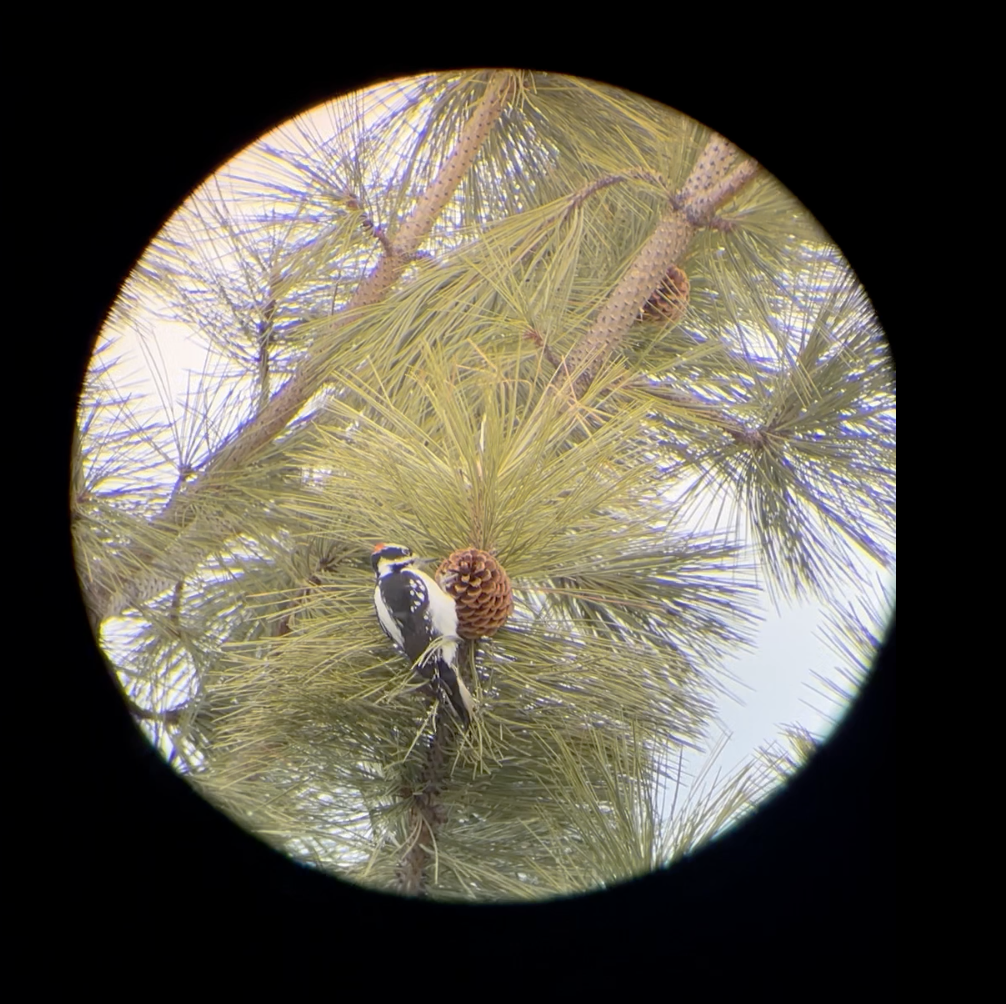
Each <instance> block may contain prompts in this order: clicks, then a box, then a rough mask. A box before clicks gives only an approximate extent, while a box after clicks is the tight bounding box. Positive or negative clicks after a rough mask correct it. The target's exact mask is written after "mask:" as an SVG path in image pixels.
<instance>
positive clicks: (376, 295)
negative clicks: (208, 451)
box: [85, 72, 513, 624]
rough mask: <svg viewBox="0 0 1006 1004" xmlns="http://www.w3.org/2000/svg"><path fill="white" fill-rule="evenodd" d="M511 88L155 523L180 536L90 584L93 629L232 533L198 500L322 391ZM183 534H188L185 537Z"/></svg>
mask: <svg viewBox="0 0 1006 1004" xmlns="http://www.w3.org/2000/svg"><path fill="white" fill-rule="evenodd" d="M512 86H513V77H512V74H510V73H507V72H497V73H495V74H493V76H492V78H491V79H490V81H489V83H488V85H487V87H486V92H485V94H484V96H483V98H482V100H481V101H480V102H479V104H478V105H477V106H476V107H475V109H474V111H473V113H472V115H471V118H470V119H469V120H468V122H467V123H466V125H465V126H464V128H463V129H462V131H461V135H460V137H459V138H458V141H457V143H456V145H455V147H454V149H453V150H452V151H451V153H450V155H449V156H448V157H447V159H446V160H445V162H444V164H443V166H442V167H441V169H440V171H439V173H438V174H437V176H436V178H435V179H434V180H433V182H432V183H431V184H430V186H429V187H428V188H427V189H426V191H425V192H424V193H423V194H422V195H421V196H420V197H419V198H418V200H417V202H416V206H415V209H414V210H413V212H412V214H411V215H410V216H409V217H408V218H407V219H406V220H405V221H404V222H403V223H402V225H401V226H400V227H399V229H398V232H397V233H396V234H395V236H394V238H393V239H392V240H390V241H387V242H386V243H383V244H382V246H383V247H384V248H385V253H384V254H383V255H382V256H381V258H380V260H379V261H378V263H377V265H376V266H375V267H374V269H373V271H372V272H371V273H370V274H369V275H368V276H367V277H366V278H365V279H364V280H363V281H362V282H361V283H360V285H359V286H358V287H357V289H356V291H355V292H354V293H353V295H352V296H351V297H350V299H349V302H348V303H347V304H346V305H345V307H344V308H343V309H342V310H341V311H340V312H339V313H338V314H337V315H336V316H334V317H333V318H332V319H331V321H330V322H329V324H328V326H327V329H326V330H325V331H323V332H321V333H319V335H318V337H317V338H316V340H315V342H314V343H313V345H312V346H311V349H310V350H309V351H308V353H307V355H306V357H305V358H304V359H303V361H302V362H301V364H300V365H299V366H298V369H297V371H296V373H295V374H294V376H293V377H292V378H291V379H290V380H289V381H288V382H287V383H286V384H285V385H284V386H283V387H282V388H281V389H280V390H279V391H277V392H276V393H275V394H274V395H273V396H272V398H271V399H270V400H269V401H268V403H267V404H266V405H265V407H263V408H262V410H261V411H259V412H258V414H256V415H255V416H254V417H253V418H251V419H249V420H248V421H247V422H246V423H245V424H244V425H242V426H241V427H240V428H239V429H238V430H237V431H236V433H235V434H234V435H233V436H231V437H230V438H229V439H228V440H227V441H226V442H225V443H224V444H223V445H222V446H221V447H220V448H219V449H218V450H217V452H216V453H215V455H214V456H213V457H212V458H211V459H210V460H209V462H208V463H207V464H206V465H205V467H204V468H203V471H202V472H201V474H200V475H199V477H198V478H196V479H194V480H193V481H192V482H190V483H189V484H188V486H187V488H186V489H185V491H184V492H180V493H179V494H178V495H177V496H176V498H174V499H173V500H172V501H171V502H170V503H169V504H168V505H167V507H166V508H165V509H164V511H163V512H162V513H160V514H159V515H158V516H157V517H156V518H155V520H154V521H153V523H154V529H158V530H162V531H165V532H169V533H177V534H178V536H177V537H176V538H175V540H174V541H173V542H172V543H171V545H170V546H168V547H167V548H166V549H165V551H164V553H162V554H153V553H140V554H137V556H136V557H137V563H138V564H140V565H142V566H144V573H143V574H141V575H139V576H136V577H133V578H132V579H130V580H128V581H120V582H114V581H113V582H109V581H107V580H106V581H102V579H101V576H100V574H99V575H96V576H94V577H92V578H91V579H90V581H88V582H86V583H85V598H86V601H87V604H88V607H89V615H90V618H91V622H92V624H100V623H101V621H103V620H104V619H105V618H107V617H110V616H113V615H115V614H118V613H120V612H121V611H122V610H123V609H125V608H126V607H129V606H135V605H136V604H138V603H143V602H145V601H147V600H149V599H151V598H152V597H154V596H156V595H157V594H158V593H160V592H163V591H164V589H166V588H170V586H171V585H172V584H173V583H174V582H176V581H177V580H178V579H179V578H183V577H184V576H185V575H186V574H187V573H188V572H189V571H190V570H191V568H192V567H193V566H194V565H195V564H196V563H197V562H198V561H199V560H201V559H202V558H203V557H204V556H205V553H206V545H205V543H204V541H205V540H206V539H207V537H209V538H210V539H212V538H213V536H215V535H216V534H217V533H218V532H219V530H220V529H227V528H226V527H220V526H217V527H214V528H213V529H212V531H211V532H210V533H209V534H207V529H208V528H207V527H205V526H198V525H196V524H197V523H202V522H203V521H202V520H196V516H195V513H196V512H197V511H198V510H199V508H200V505H199V503H201V502H203V501H204V500H205V499H206V498H207V497H208V496H210V495H212V493H213V491H214V490H219V487H220V485H221V484H222V483H223V479H224V478H225V477H226V475H227V474H228V472H230V471H233V470H236V469H239V468H240V467H242V466H244V465H247V464H248V463H249V462H250V461H251V460H252V458H253V457H254V456H255V455H256V454H257V453H258V452H259V450H261V449H262V448H263V447H264V446H266V445H267V444H268V443H270V442H272V441H273V440H274V439H275V437H276V436H277V435H279V434H280V433H281V432H282V431H283V430H284V429H285V428H286V427H287V425H288V423H289V422H290V420H291V419H292V418H293V417H294V416H295V415H296V414H297V412H298V411H299V410H300V409H301V408H302V407H303V406H304V404H305V403H306V402H307V401H308V400H309V399H310V398H311V396H312V395H313V394H315V393H316V392H317V391H318V390H319V389H320V388H321V386H322V385H323V384H324V382H325V380H326V378H327V376H328V373H327V369H326V367H325V366H324V365H323V360H324V359H325V357H326V353H327V351H328V348H329V346H330V344H331V342H332V339H333V336H334V335H335V334H336V333H337V332H338V331H339V330H340V329H341V328H342V327H343V326H345V325H346V324H347V323H349V322H350V321H351V320H352V319H354V318H355V316H356V314H357V312H358V311H360V310H362V309H364V308H366V307H370V306H373V305H374V304H376V303H379V302H380V301H382V300H383V299H384V298H385V297H386V296H387V295H388V293H389V292H390V290H391V289H392V287H393V286H394V284H395V283H396V282H397V281H398V279H399V278H400V276H401V275H402V272H403V271H404V270H405V267H406V266H407V265H408V263H409V262H410V261H411V260H412V258H413V256H414V255H415V252H416V251H417V249H418V247H419V245H420V243H421V242H422V240H423V239H424V238H425V237H426V236H427V234H429V232H430V230H431V229H432V227H433V225H434V223H435V222H436V220H437V218H438V217H439V215H440V213H441V212H442V211H443V208H444V206H445V205H446V204H447V202H448V200H449V199H450V197H451V196H452V195H453V193H454V191H455V190H456V189H457V187H458V185H459V184H460V183H461V181H462V179H463V178H464V176H465V175H466V173H467V172H468V170H469V169H470V168H471V166H472V164H473V163H474V161H475V158H476V156H477V155H478V153H479V150H480V148H481V146H482V144H483V143H484V142H485V140H486V138H487V137H488V136H489V134H490V132H491V131H492V128H493V126H494V124H495V123H496V121H497V119H498V118H499V116H500V114H501V113H502V111H503V107H504V104H505V102H506V100H507V98H508V96H509V94H510V92H511V89H512ZM186 530H188V531H189V532H187V533H184V532H183V531H186Z"/></svg>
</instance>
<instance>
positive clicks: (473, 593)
mask: <svg viewBox="0 0 1006 1004" xmlns="http://www.w3.org/2000/svg"><path fill="white" fill-rule="evenodd" d="M435 578H436V580H437V582H438V583H440V587H441V588H442V589H443V590H444V591H445V592H446V593H448V594H449V595H450V596H452V597H453V598H454V602H455V604H456V605H457V611H458V634H459V635H460V636H461V637H462V638H469V639H472V638H490V637H492V635H494V634H496V632H497V631H499V629H500V628H501V627H503V625H504V624H506V622H507V618H508V617H509V616H510V614H511V613H513V593H512V592H511V591H510V579H509V578H508V577H507V574H506V570H505V569H504V568H503V566H502V565H501V564H500V563H499V562H498V561H497V560H496V559H495V558H494V557H493V556H492V555H491V554H489V553H488V552H486V551H480V550H479V549H478V548H477V547H466V548H464V549H463V550H460V551H455V552H454V553H453V554H452V555H450V557H448V558H446V559H445V560H444V561H442V562H441V563H440V567H439V568H438V569H437V571H436V575H435Z"/></svg>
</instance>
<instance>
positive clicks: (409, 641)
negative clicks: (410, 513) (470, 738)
mask: <svg viewBox="0 0 1006 1004" xmlns="http://www.w3.org/2000/svg"><path fill="white" fill-rule="evenodd" d="M370 561H371V564H372V565H373V566H374V572H375V573H376V575H377V587H376V588H375V589H374V606H375V607H376V608H377V619H378V620H379V621H380V622H381V627H382V628H383V629H384V633H385V634H386V635H387V636H388V637H389V638H390V639H391V640H392V641H393V642H394V643H395V645H396V646H397V647H398V648H399V650H400V651H402V652H404V653H405V655H406V656H408V658H409V660H410V661H411V662H412V665H413V668H414V669H415V671H416V672H417V673H419V675H420V676H422V677H424V678H425V679H427V680H430V681H431V682H432V683H433V685H434V687H435V688H436V689H437V690H440V689H441V688H443V689H444V690H446V692H447V697H448V698H449V700H450V702H451V704H452V705H453V707H454V710H455V711H457V713H458V715H459V716H460V718H461V720H462V722H464V724H465V725H467V724H468V722H469V721H470V720H471V716H472V712H473V711H474V709H475V702H474V700H472V695H471V694H470V693H469V692H468V688H467V687H466V686H465V685H464V681H463V680H462V679H461V677H460V676H458V673H457V669H456V664H457V658H458V641H457V635H458V613H457V610H456V609H455V607H454V600H453V599H452V598H451V597H450V596H448V594H447V593H445V592H444V591H443V589H441V588H440V586H438V585H437V583H436V582H435V581H434V579H432V578H431V577H430V576H429V575H427V574H426V573H425V572H421V571H419V569H418V568H415V567H414V565H415V562H416V558H415V556H414V555H413V553H412V551H411V550H409V548H407V547H401V546H399V545H398V544H378V545H377V547H375V548H374V553H373V555H372V557H371V559H370Z"/></svg>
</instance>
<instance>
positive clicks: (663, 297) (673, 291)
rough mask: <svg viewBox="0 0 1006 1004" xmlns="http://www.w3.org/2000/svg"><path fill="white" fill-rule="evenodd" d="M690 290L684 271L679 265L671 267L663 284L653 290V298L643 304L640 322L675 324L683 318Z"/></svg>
mask: <svg viewBox="0 0 1006 1004" xmlns="http://www.w3.org/2000/svg"><path fill="white" fill-rule="evenodd" d="M690 289H691V283H690V282H689V281H688V276H687V275H685V270H684V269H683V268H681V267H680V266H679V265H672V266H671V267H670V268H669V269H668V270H667V275H666V276H664V280H663V282H661V283H660V285H659V286H658V287H657V288H656V290H654V293H653V296H651V297H650V298H649V299H648V300H647V301H646V303H644V304H643V309H642V310H641V311H640V312H639V318H640V320H643V321H659V320H665V321H670V322H671V323H672V324H676V323H677V322H678V321H680V320H681V318H682V317H684V316H685V309H686V308H687V307H688V293H689V290H690Z"/></svg>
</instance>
